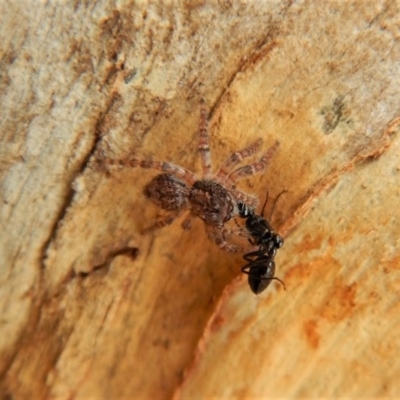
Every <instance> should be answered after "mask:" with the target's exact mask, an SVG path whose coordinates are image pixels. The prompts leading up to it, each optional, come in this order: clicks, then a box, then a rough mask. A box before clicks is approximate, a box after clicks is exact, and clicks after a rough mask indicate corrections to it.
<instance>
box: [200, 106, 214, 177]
mask: <svg viewBox="0 0 400 400" xmlns="http://www.w3.org/2000/svg"><path fill="white" fill-rule="evenodd" d="M198 150H199V153H200V157H201V165H202V167H203V174H204V176H205V177H208V176H210V175H211V154H210V140H209V135H208V120H207V111H206V106H205V102H204V99H201V101H200V122H199V145H198Z"/></svg>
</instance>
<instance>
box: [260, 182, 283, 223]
mask: <svg viewBox="0 0 400 400" xmlns="http://www.w3.org/2000/svg"><path fill="white" fill-rule="evenodd" d="M286 192H287V190H282V192H280V193H279V194H278V196H276V197H275V200H274V204H273V205H272V208H271V212H270V214H269V221H271V218H272V213H273V212H274V210H275V205H276V203H277V202H278V200H279V197H281V196H282V195H283V193H286ZM263 211H264V209H263Z"/></svg>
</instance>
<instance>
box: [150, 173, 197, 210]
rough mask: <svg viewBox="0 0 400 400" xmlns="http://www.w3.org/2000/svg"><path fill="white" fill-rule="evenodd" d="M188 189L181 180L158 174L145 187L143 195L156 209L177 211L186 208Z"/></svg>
mask: <svg viewBox="0 0 400 400" xmlns="http://www.w3.org/2000/svg"><path fill="white" fill-rule="evenodd" d="M189 192H190V190H189V188H188V187H187V185H186V183H185V182H184V181H182V180H181V179H179V178H177V177H176V176H174V175H171V174H159V175H157V176H156V177H154V178H153V179H152V180H151V181H150V182H149V183H148V184H147V185H146V187H145V189H144V193H145V195H146V196H147V197H148V198H149V199H150V200H151V201H152V202H153V203H154V204H156V205H157V206H158V207H160V208H162V209H163V210H167V211H177V210H180V209H182V208H184V207H186V206H187V203H188V200H189Z"/></svg>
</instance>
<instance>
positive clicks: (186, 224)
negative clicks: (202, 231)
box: [181, 214, 193, 230]
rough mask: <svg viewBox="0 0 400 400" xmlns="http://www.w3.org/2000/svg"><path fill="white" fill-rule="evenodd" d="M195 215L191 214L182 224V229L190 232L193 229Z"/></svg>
mask: <svg viewBox="0 0 400 400" xmlns="http://www.w3.org/2000/svg"><path fill="white" fill-rule="evenodd" d="M192 219H193V214H189V215H188V216H187V217H186V218H185V219H184V220H183V221H182V224H181V227H182V229H185V230H188V229H190V228H191V227H192Z"/></svg>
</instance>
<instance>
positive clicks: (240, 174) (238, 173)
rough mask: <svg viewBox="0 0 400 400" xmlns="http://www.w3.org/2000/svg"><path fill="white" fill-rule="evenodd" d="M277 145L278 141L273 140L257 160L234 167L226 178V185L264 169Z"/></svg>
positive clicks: (233, 183)
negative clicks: (271, 144) (273, 142)
mask: <svg viewBox="0 0 400 400" xmlns="http://www.w3.org/2000/svg"><path fill="white" fill-rule="evenodd" d="M278 147H279V142H275V144H274V145H273V146H271V147H270V148H269V149H268V151H267V152H266V153H265V154H264V155H263V156H262V157H261V158H260V160H259V161H257V162H255V163H253V164H248V165H245V166H243V167H240V168H237V169H235V170H234V171H233V172H232V173H231V174H230V175H229V176H228V177H227V178H226V183H227V184H228V185H232V186H234V185H235V183H236V182H237V181H238V180H240V179H243V178H245V177H247V176H250V175H254V174H257V173H259V172H261V171H264V169H265V168H267V166H268V164H269V162H270V161H271V158H272V157H273V155H274V154H275V153H276V151H277V150H278Z"/></svg>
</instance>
